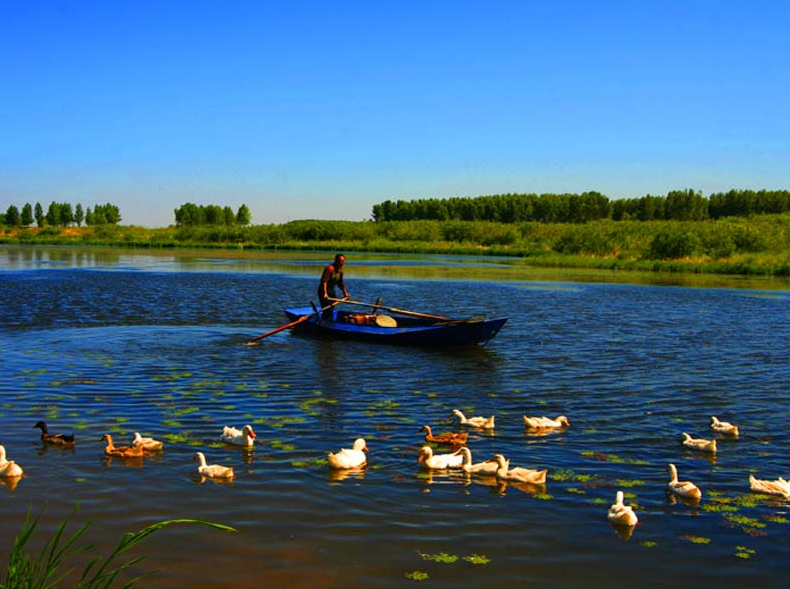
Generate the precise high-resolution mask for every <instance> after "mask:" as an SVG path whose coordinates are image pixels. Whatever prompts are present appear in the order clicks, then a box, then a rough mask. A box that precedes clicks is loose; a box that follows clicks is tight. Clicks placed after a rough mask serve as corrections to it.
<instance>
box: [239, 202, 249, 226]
mask: <svg viewBox="0 0 790 589" xmlns="http://www.w3.org/2000/svg"><path fill="white" fill-rule="evenodd" d="M250 220H251V219H250V209H249V207H247V205H245V204H242V205H241V206H240V207H239V210H238V211H237V212H236V224H237V225H242V226H245V225H249V224H250Z"/></svg>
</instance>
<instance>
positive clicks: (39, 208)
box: [33, 202, 45, 227]
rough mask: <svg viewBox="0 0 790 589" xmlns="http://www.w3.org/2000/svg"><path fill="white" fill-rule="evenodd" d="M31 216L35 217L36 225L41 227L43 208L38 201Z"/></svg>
mask: <svg viewBox="0 0 790 589" xmlns="http://www.w3.org/2000/svg"><path fill="white" fill-rule="evenodd" d="M33 216H34V217H35V218H36V225H38V226H39V227H43V226H44V221H45V217H44V208H43V207H42V206H41V203H40V202H37V203H36V207H35V209H34V213H33Z"/></svg>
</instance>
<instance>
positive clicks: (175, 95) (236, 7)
mask: <svg viewBox="0 0 790 589" xmlns="http://www.w3.org/2000/svg"><path fill="white" fill-rule="evenodd" d="M550 4H551V5H550ZM788 6H789V5H787V4H786V3H782V2H763V1H762V0H757V1H751V2H738V1H736V2H721V1H717V2H695V1H694V0H688V1H686V2H674V1H672V2H659V3H649V4H648V3H638V2H606V1H605V0H602V1H599V2H577V1H566V2H559V3H548V2H540V3H533V2H528V1H518V2H509V1H508V2H497V1H495V0H494V1H489V2H463V1H459V0H456V1H452V2H444V1H438V2H430V1H425V0H423V1H422V2H411V1H409V0H402V1H399V2H389V1H381V2H370V1H366V2H344V1H342V0H336V1H334V2H311V1H303V2H298V1H297V2H291V3H289V2H265V1H261V2H202V1H190V2H182V1H176V0H173V1H165V2H162V1H152V2H148V1H134V0H127V1H124V2H99V1H95V2H79V1H69V0H63V1H61V2H35V1H33V2H12V1H10V0H8V1H5V0H0V211H5V210H6V208H7V207H8V206H9V205H10V204H16V205H17V206H19V207H21V205H23V204H24V203H26V202H30V203H35V202H37V201H39V202H41V203H42V205H44V206H45V207H46V205H47V204H48V203H49V202H50V201H52V200H55V201H58V202H71V203H72V204H76V203H77V202H81V203H82V204H83V206H91V205H92V204H96V203H105V202H111V203H113V204H117V205H119V206H120V209H121V214H122V216H123V223H124V224H137V225H146V226H152V227H159V226H165V225H168V224H171V223H173V222H174V217H173V209H174V208H177V207H178V206H180V205H181V204H183V203H185V202H195V203H198V204H220V205H223V206H224V205H230V206H232V207H233V208H234V209H235V208H237V207H238V206H239V205H240V204H242V203H246V204H247V205H248V206H249V207H250V210H251V212H252V220H253V223H256V224H260V223H281V222H285V221H288V220H293V219H306V218H319V219H351V220H362V219H367V218H369V217H370V214H371V208H372V206H373V205H374V204H376V203H379V202H382V201H384V200H387V199H391V200H396V199H412V198H426V197H437V198H445V197H451V196H478V195H484V194H498V193H506V192H536V193H543V192H582V191H585V190H598V191H601V192H603V193H604V194H607V195H608V196H609V197H611V198H621V197H639V196H643V195H645V194H654V195H664V194H666V192H668V191H669V190H673V189H679V188H694V189H697V190H701V191H703V193H704V194H706V195H707V194H710V193H711V192H715V191H721V190H728V189H730V188H754V189H760V188H768V189H778V188H782V189H788V188H790V116H788V105H790V63H788V62H789V61H790V35H788V34H787V29H788V24H790V7H788Z"/></svg>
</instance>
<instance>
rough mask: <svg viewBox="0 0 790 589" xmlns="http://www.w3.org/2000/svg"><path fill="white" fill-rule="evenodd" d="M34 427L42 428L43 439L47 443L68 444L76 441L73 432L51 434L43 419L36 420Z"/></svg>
mask: <svg viewBox="0 0 790 589" xmlns="http://www.w3.org/2000/svg"><path fill="white" fill-rule="evenodd" d="M33 428H34V429H35V428H39V429H40V430H41V441H42V442H46V443H47V444H54V445H56V446H68V445H70V444H73V443H74V435H73V434H68V435H67V434H51V433H49V429H47V424H46V423H44V422H43V421H38V422H36V425H34V426H33Z"/></svg>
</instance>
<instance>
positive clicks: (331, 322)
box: [285, 307, 507, 346]
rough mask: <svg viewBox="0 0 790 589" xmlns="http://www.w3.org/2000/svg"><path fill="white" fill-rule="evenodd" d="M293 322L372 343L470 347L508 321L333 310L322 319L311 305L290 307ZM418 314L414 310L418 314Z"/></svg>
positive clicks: (308, 329)
mask: <svg viewBox="0 0 790 589" xmlns="http://www.w3.org/2000/svg"><path fill="white" fill-rule="evenodd" d="M285 313H286V315H288V318H289V319H290V320H291V321H297V320H299V319H303V318H306V319H303V320H302V321H300V322H299V323H298V324H297V325H295V326H294V329H295V330H297V331H299V332H301V333H306V334H310V335H317V336H320V337H326V338H329V339H340V338H342V339H355V340H362V341H365V342H370V343H381V344H396V345H405V346H468V345H473V344H481V343H482V344H485V343H487V342H488V340H490V339H491V338H492V337H494V336H495V335H496V334H497V332H499V330H500V329H501V328H502V326H503V325H504V324H505V322H506V321H507V317H502V318H499V319H476V318H469V319H451V318H441V319H436V318H425V317H411V316H406V317H400V316H399V317H397V318H395V317H392V316H390V315H372V314H370V315H366V314H362V313H352V312H349V311H343V310H339V309H332V318H331V319H322V318H321V315H320V314H317V313H315V312H314V309H313V308H311V307H301V308H295V309H286V310H285ZM415 314H416V313H412V315H415Z"/></svg>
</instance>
